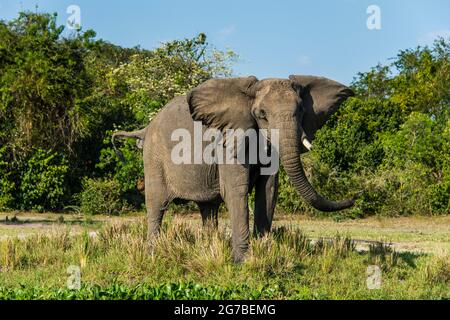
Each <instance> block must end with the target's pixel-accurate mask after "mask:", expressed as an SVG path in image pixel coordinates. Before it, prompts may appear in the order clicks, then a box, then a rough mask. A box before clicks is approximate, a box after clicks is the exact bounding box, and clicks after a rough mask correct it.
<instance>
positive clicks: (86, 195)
mask: <svg viewBox="0 0 450 320" xmlns="http://www.w3.org/2000/svg"><path fill="white" fill-rule="evenodd" d="M121 196H122V194H121V192H120V186H119V184H118V183H117V181H115V180H113V179H84V181H83V191H82V192H81V194H80V195H79V198H80V202H81V212H83V213H84V214H87V215H95V214H106V215H118V214H120V213H122V211H123V210H124V204H123V201H122V199H121Z"/></svg>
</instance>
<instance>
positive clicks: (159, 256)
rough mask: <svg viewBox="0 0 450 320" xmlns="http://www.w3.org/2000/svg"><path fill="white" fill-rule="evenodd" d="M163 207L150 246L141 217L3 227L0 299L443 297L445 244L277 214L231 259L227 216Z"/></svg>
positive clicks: (446, 292) (447, 276)
mask: <svg viewBox="0 0 450 320" xmlns="http://www.w3.org/2000/svg"><path fill="white" fill-rule="evenodd" d="M169 216H170V218H171V219H170V221H166V222H165V223H164V225H163V229H164V232H162V233H161V236H160V237H158V238H157V239H156V240H155V241H154V242H153V243H152V245H151V249H150V248H149V245H148V242H147V235H146V232H147V231H146V223H145V221H144V217H137V218H135V219H134V220H133V221H128V222H124V221H123V220H119V221H114V222H111V223H107V224H106V225H104V226H103V227H101V228H99V229H97V231H96V232H92V231H90V232H89V231H88V230H89V229H85V230H84V231H81V232H78V233H76V234H74V233H73V229H70V228H67V227H66V228H65V227H62V228H59V229H53V231H51V232H46V233H37V234H34V235H29V236H27V237H25V238H23V239H18V238H12V237H10V238H8V239H7V240H6V241H2V242H0V243H1V246H0V265H2V268H3V270H2V271H3V272H2V273H0V275H1V276H0V300H1V299H449V298H450V289H449V288H450V259H449V256H448V252H447V253H446V252H445V251H442V252H436V253H435V254H433V255H428V254H425V253H420V252H416V253H413V252H408V251H405V252H397V251H396V250H395V249H394V248H393V247H391V246H389V244H387V243H383V242H374V243H372V244H370V245H369V247H368V248H367V250H366V251H360V250H359V249H358V248H357V247H356V244H355V242H353V241H352V239H351V238H349V237H347V236H345V235H338V236H336V235H334V236H333V237H326V238H322V237H319V238H318V239H316V240H315V241H311V239H310V238H309V237H308V236H309V235H310V234H308V236H307V234H305V233H304V232H303V231H301V230H300V229H299V228H297V227H296V226H295V225H292V224H285V225H282V224H280V223H277V227H275V228H274V232H273V233H272V234H270V235H268V236H266V237H263V238H254V239H252V240H251V243H250V250H249V252H248V256H247V259H246V261H245V262H244V263H242V264H240V265H236V264H233V263H232V259H231V236H230V228H229V226H227V227H225V226H226V223H223V222H221V226H222V227H221V228H220V231H218V232H217V231H214V232H210V233H207V232H204V231H203V230H202V229H201V228H199V227H200V221H199V219H197V220H196V221H194V222H193V221H186V219H185V217H180V216H179V215H175V216H173V215H169ZM446 237H447V239H448V234H447V235H446ZM149 250H150V251H149ZM149 252H151V254H149ZM71 265H74V266H79V267H80V268H81V288H80V290H73V289H69V288H68V287H67V283H68V281H70V276H71V273H70V269H68V268H69V266H71ZM369 265H377V266H379V268H380V272H381V284H380V287H379V288H378V289H372V290H371V289H369V287H368V286H367V281H368V274H367V267H368V266H369ZM369 281H370V280H369Z"/></svg>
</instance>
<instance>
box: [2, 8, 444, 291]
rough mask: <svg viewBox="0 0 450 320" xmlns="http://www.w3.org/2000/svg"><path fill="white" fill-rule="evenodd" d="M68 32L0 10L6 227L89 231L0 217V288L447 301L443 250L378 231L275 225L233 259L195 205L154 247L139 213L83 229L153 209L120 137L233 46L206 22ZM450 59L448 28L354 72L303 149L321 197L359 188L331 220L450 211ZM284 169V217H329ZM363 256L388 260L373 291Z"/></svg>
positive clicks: (228, 68)
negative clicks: (192, 28)
mask: <svg viewBox="0 0 450 320" xmlns="http://www.w3.org/2000/svg"><path fill="white" fill-rule="evenodd" d="M63 35H64V28H63V27H61V26H58V25H57V23H56V16H55V15H50V14H39V13H30V12H23V13H20V14H19V16H18V17H17V18H16V19H14V20H11V21H0V212H5V214H4V215H5V216H6V215H8V216H9V218H6V217H5V220H2V224H5V225H6V226H8V225H9V224H10V223H13V224H16V225H19V226H20V224H21V223H22V222H23V221H22V222H21V221H20V218H19V219H18V218H16V217H13V218H11V217H12V216H14V214H15V213H17V212H19V211H34V212H38V213H40V212H44V211H45V212H48V211H50V212H57V215H55V216H57V217H58V218H57V221H58V223H59V224H60V225H64V224H67V223H66V222H67V221H68V220H69V218H68V216H69V215H67V216H66V215H64V214H65V213H69V212H74V213H76V216H77V217H80V218H79V219H80V221H79V223H81V224H83V226H87V227H86V228H82V230H81V231H80V230H78V231H76V232H75V231H74V228H67V229H64V228H62V229H61V228H59V229H58V230H54V231H52V232H36V233H33V234H27V235H26V236H20V234H12V235H8V234H6V236H5V237H2V236H3V235H2V234H1V233H2V232H5V230H6V229H2V228H0V299H11V298H13V299H14V298H15V299H30V298H31V299H39V298H40V299H42V298H47V299H81V298H88V299H102V298H103V299H113V298H118V299H122V298H133V299H172V298H183V299H195V298H197V299H222V298H223V299H235V298H239V299H247V298H248V299H256V298H258V299H276V298H280V299H352V298H353V299H354V298H356V299H366V298H382V299H450V291H449V288H450V274H449V270H450V260H449V255H448V253H449V252H448V248H447V249H445V250H443V251H442V254H438V253H433V254H428V253H412V252H396V251H395V250H394V249H392V248H391V247H390V246H388V245H386V244H383V242H380V243H378V242H377V243H374V244H373V245H371V246H370V247H369V248H368V250H367V251H364V252H361V251H360V250H356V248H355V243H354V242H353V241H352V240H351V239H350V238H348V237H346V236H345V235H344V236H342V235H341V236H335V234H334V229H333V233H332V234H329V232H327V233H326V239H320V238H319V239H316V241H311V235H310V234H308V235H306V234H305V233H304V232H303V231H301V230H299V229H298V228H291V227H285V226H280V225H277V226H276V228H275V230H274V232H273V234H271V235H269V236H266V237H263V238H259V239H252V240H251V246H250V247H251V248H250V252H249V254H248V258H247V260H246V261H245V262H244V263H243V264H242V265H234V264H232V262H231V258H230V255H231V244H230V241H231V240H230V235H229V229H228V228H220V231H218V232H210V233H205V232H202V231H201V229H200V228H199V227H198V225H196V224H194V225H192V224H189V223H186V222H185V220H184V219H181V220H180V219H178V218H177V217H178V213H179V212H180V211H185V210H186V209H187V210H197V209H196V208H195V207H194V206H192V204H191V205H188V207H184V208H183V207H181V206H175V205H174V206H172V207H171V210H169V211H170V212H169V214H168V215H167V219H166V221H165V222H164V232H163V233H162V234H161V237H159V238H158V239H157V240H155V242H154V243H153V244H152V248H151V250H149V247H148V243H147V241H146V232H147V231H146V224H145V223H144V222H143V221H140V219H141V218H140V217H139V219H137V220H138V221H136V219H132V221H131V220H130V221H129V220H126V221H125V218H124V221H120V222H114V223H106V224H104V225H103V224H102V223H99V224H100V225H101V226H99V227H98V228H97V227H95V232H94V233H90V232H88V230H90V229H92V228H93V226H94V225H95V226H96V223H97V222H96V220H95V217H98V216H100V215H110V216H116V215H123V216H125V217H126V218H127V219H128V217H129V215H126V213H131V212H133V214H131V215H132V216H133V215H136V213H135V212H136V211H143V203H144V199H143V194H142V180H143V165H142V156H141V151H140V150H138V149H137V148H136V146H135V142H134V141H123V144H122V145H121V146H120V151H121V152H122V153H123V155H124V157H125V160H126V161H125V162H121V161H119V159H118V158H117V156H116V154H115V152H114V150H113V148H112V145H111V141H110V140H111V139H110V138H111V135H112V133H113V132H114V131H115V130H117V129H124V130H134V129H137V128H141V127H144V126H145V125H146V124H147V123H148V121H150V120H151V119H152V117H153V116H154V115H155V114H156V113H157V112H158V110H159V109H160V108H162V107H163V106H164V105H165V103H166V102H167V101H169V100H170V99H171V98H173V97H174V96H176V95H180V94H184V93H186V92H187V91H189V90H190V89H192V88H193V87H195V86H196V85H198V84H199V83H201V82H203V81H204V80H207V79H209V78H212V77H228V76H231V75H232V74H233V71H232V66H233V63H234V62H235V61H236V60H237V59H238V56H237V54H236V53H234V52H232V51H227V52H223V51H219V50H216V49H215V48H214V47H213V46H212V45H210V44H208V42H207V41H206V36H205V35H204V34H199V35H198V36H196V37H194V38H192V39H183V40H175V41H171V42H167V43H163V44H161V45H160V47H158V48H156V49H153V50H145V49H142V48H139V47H135V48H122V47H119V46H116V45H114V44H111V43H108V42H106V41H103V40H99V39H96V37H95V32H94V31H92V30H87V31H81V30H79V31H76V32H74V33H72V34H70V35H68V36H63ZM449 55H450V39H440V40H438V41H436V42H435V43H434V45H433V46H430V47H417V48H414V49H408V50H403V51H400V52H399V53H398V55H397V56H396V57H395V58H394V59H392V60H391V61H392V63H390V64H388V65H378V66H376V67H374V68H373V69H371V70H369V71H367V72H362V73H359V74H357V75H356V76H355V78H354V81H353V82H352V84H351V87H352V89H353V90H354V91H355V93H356V95H355V96H354V97H352V98H350V99H348V100H347V101H346V102H345V103H344V105H343V106H342V107H341V108H340V109H339V111H338V112H337V113H336V114H335V115H333V116H332V118H331V120H330V121H329V122H328V123H327V124H326V125H325V127H324V128H322V129H321V130H320V131H319V133H318V135H317V137H316V139H315V141H314V149H313V151H311V152H309V153H308V154H306V155H304V156H303V158H304V159H303V163H304V164H305V169H306V171H307V174H308V175H309V179H310V181H312V183H313V185H314V187H315V188H316V189H317V190H318V191H320V192H321V193H323V194H324V195H326V196H327V197H329V198H331V199H343V198H346V197H348V196H352V195H354V194H355V193H357V192H360V193H361V196H360V198H359V199H358V201H357V203H356V205H355V207H354V208H352V209H349V210H345V211H343V212H339V213H335V214H334V215H333V217H334V219H335V220H338V221H341V220H344V219H349V218H352V219H354V218H364V217H365V218H367V217H369V216H375V217H376V219H382V218H384V217H394V216H395V217H397V216H417V215H420V216H439V218H442V217H445V216H446V215H448V214H449V213H450V61H449ZM280 181H281V185H280V188H279V199H278V203H277V209H278V211H279V213H283V214H286V215H288V216H289V215H290V216H293V214H296V213H299V214H303V215H305V214H306V215H308V216H310V217H317V216H320V215H323V213H320V212H318V211H316V210H314V209H312V208H310V207H309V206H307V205H305V204H304V203H303V202H302V200H301V198H300V197H299V196H298V194H297V193H296V191H295V190H294V188H293V187H292V186H291V185H290V183H289V180H288V178H287V176H286V175H285V174H284V171H283V170H282V169H281V176H280ZM138 215H139V214H138ZM140 215H142V213H140ZM71 216H73V215H71ZM433 218H436V217H433ZM445 218H447V217H445ZM7 219H8V220H7ZM11 219H16V220H14V221H13V220H11ZM430 219H431V218H430ZM66 220H67V221H66ZM168 220H173V221H168ZM52 223H53V222H52ZM77 223H78V222H77ZM445 223H447V224H448V220H446V222H445ZM24 224H25V223H24ZM275 224H276V223H275ZM68 225H70V226H71V227H73V225H72V224H68ZM364 232H366V231H364ZM365 235H366V233H365V234H356V235H355V236H356V237H362V236H365ZM377 236H378V235H377V234H374V235H373V239H375V240H377ZM441 236H442V238H440V240H442V239H444V240H443V241H447V240H448V232H447V233H445V234H444V235H441ZM428 240H430V241H432V240H433V239H428ZM428 240H427V241H428ZM149 252H151V254H149ZM69 265H77V266H80V267H81V270H82V287H81V290H70V289H67V286H66V281H67V277H68V275H67V267H68V266H69ZM369 265H378V266H380V268H381V270H382V274H383V278H382V281H383V284H382V286H381V289H378V290H369V289H368V288H367V286H366V278H367V274H366V270H367V267H368V266H369Z"/></svg>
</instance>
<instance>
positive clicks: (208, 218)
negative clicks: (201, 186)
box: [197, 202, 220, 229]
mask: <svg viewBox="0 0 450 320" xmlns="http://www.w3.org/2000/svg"><path fill="white" fill-rule="evenodd" d="M197 204H198V207H199V208H200V213H201V215H202V222H203V227H204V228H212V229H217V228H218V225H219V221H218V212H219V207H220V203H211V202H198V203H197Z"/></svg>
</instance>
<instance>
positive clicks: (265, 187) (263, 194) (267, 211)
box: [253, 173, 278, 236]
mask: <svg viewBox="0 0 450 320" xmlns="http://www.w3.org/2000/svg"><path fill="white" fill-rule="evenodd" d="M277 196H278V173H276V174H274V175H271V176H263V175H262V176H259V177H258V179H257V180H256V183H255V207H254V215H255V223H254V225H253V234H254V235H255V236H261V235H264V234H266V233H268V232H270V229H271V227H272V220H273V213H274V211H275V206H276V203H277Z"/></svg>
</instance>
